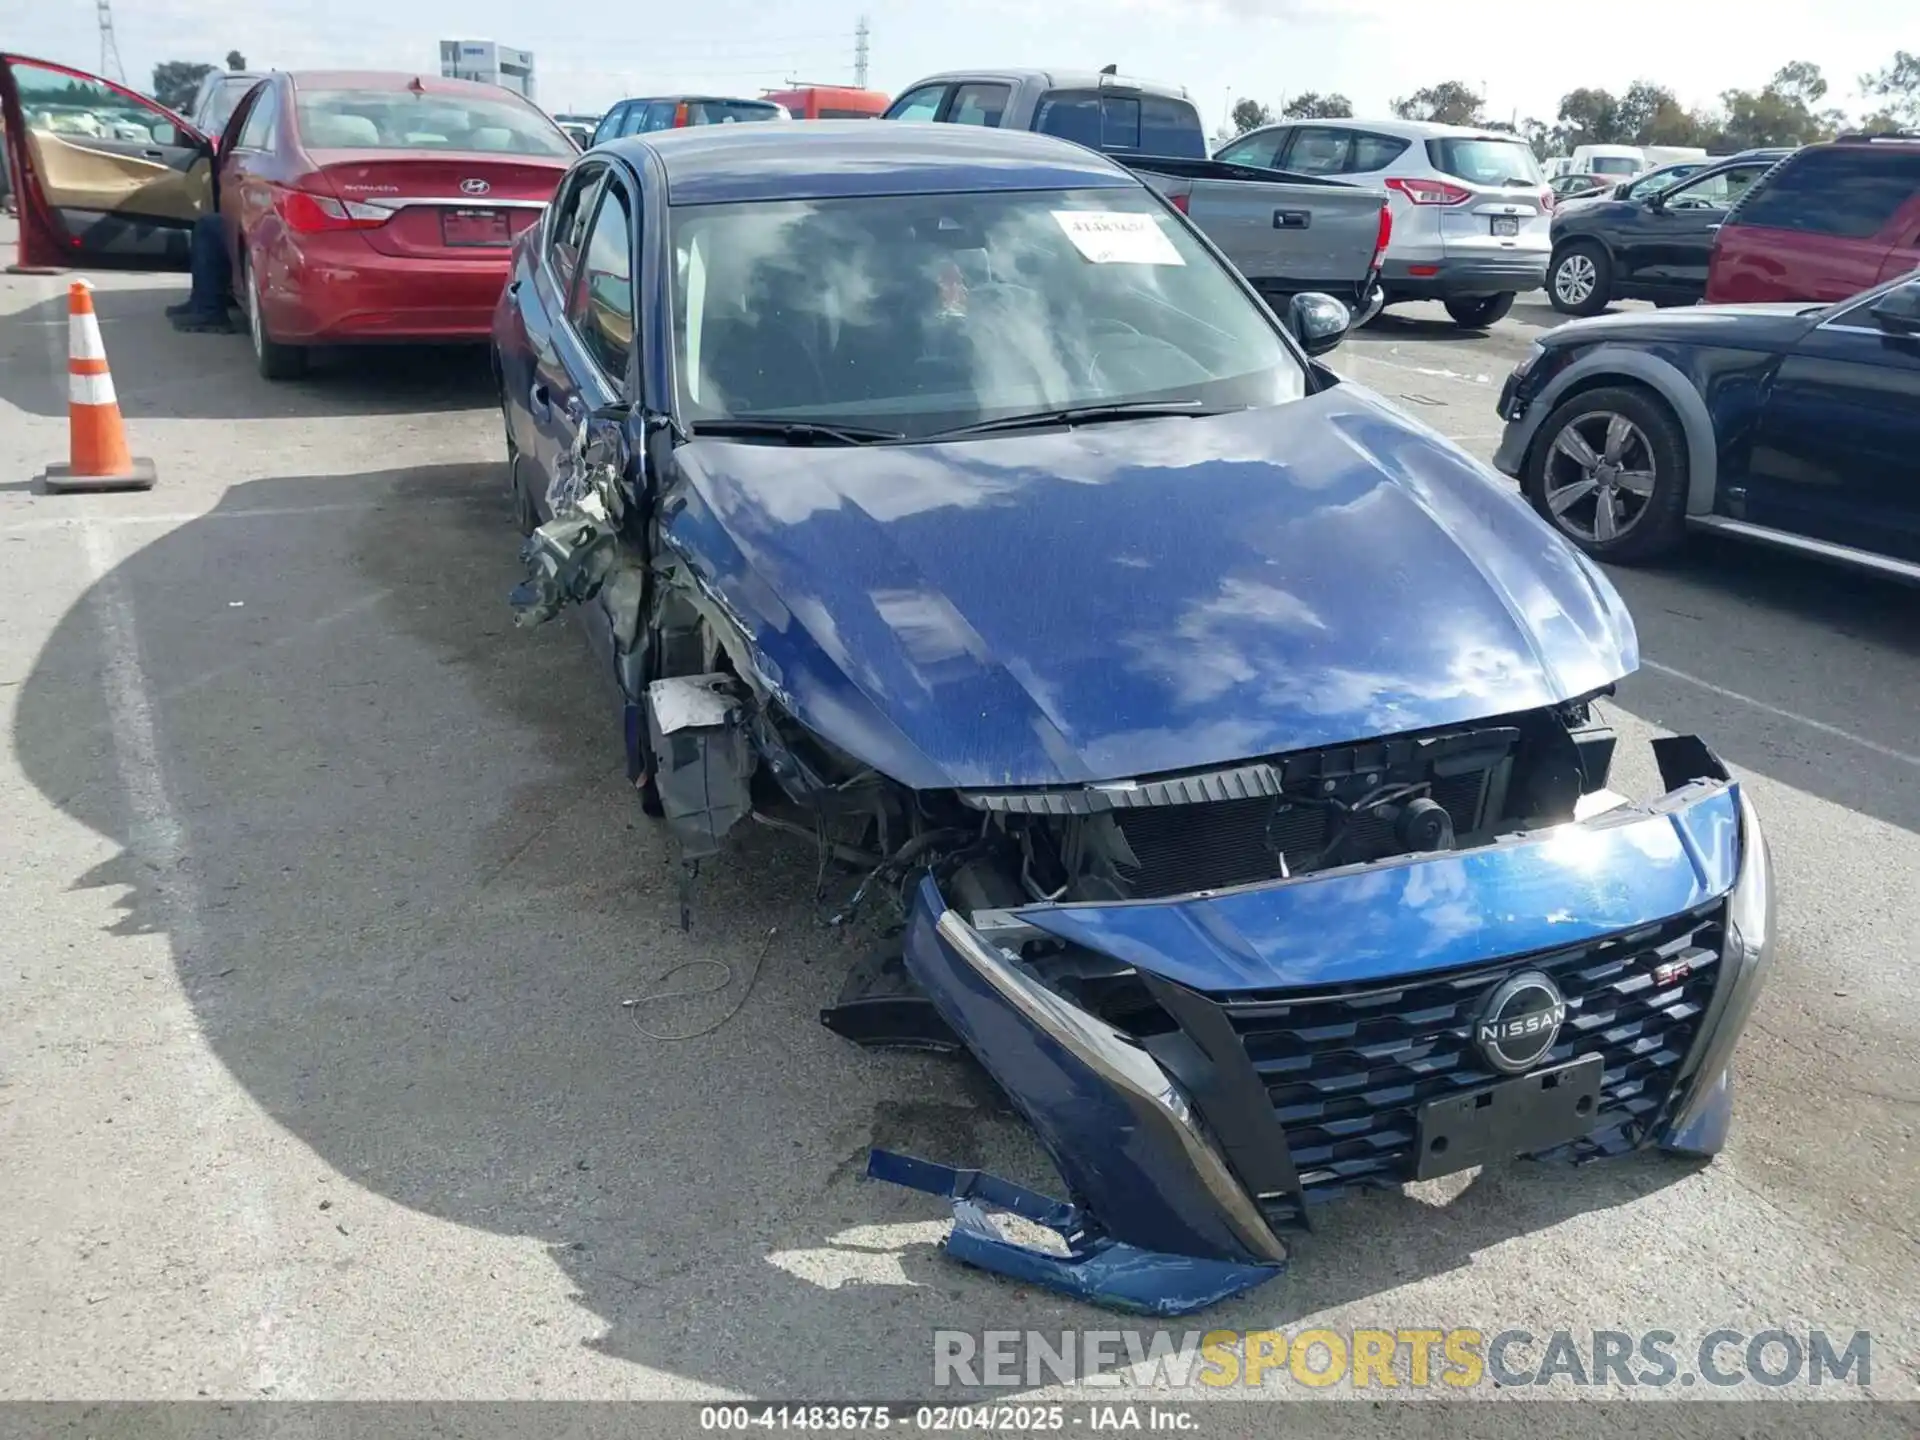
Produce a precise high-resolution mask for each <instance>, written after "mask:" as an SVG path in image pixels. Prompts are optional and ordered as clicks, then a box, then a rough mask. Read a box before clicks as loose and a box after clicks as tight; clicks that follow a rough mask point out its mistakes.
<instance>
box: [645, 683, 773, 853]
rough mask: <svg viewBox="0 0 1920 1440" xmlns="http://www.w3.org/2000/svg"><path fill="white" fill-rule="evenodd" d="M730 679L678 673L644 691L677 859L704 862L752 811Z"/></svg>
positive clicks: (748, 766) (746, 753)
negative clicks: (676, 847) (678, 852)
mask: <svg viewBox="0 0 1920 1440" xmlns="http://www.w3.org/2000/svg"><path fill="white" fill-rule="evenodd" d="M733 683H734V682H733V677H732V676H729V675H681V676H675V677H674V678H672V679H667V680H656V681H654V682H653V683H652V684H651V685H649V686H648V687H647V739H648V742H649V744H650V745H651V747H652V752H653V757H654V764H655V766H656V767H657V768H656V771H655V782H656V783H657V784H658V786H659V788H660V804H661V807H662V809H663V811H664V812H665V815H666V819H667V826H668V828H669V829H671V830H672V831H673V834H674V838H675V839H677V840H678V841H679V842H680V854H681V858H682V859H685V860H704V859H705V858H706V857H707V856H709V855H717V854H718V853H719V852H720V845H721V842H722V841H723V840H725V839H726V837H727V832H728V831H730V830H732V829H733V827H734V826H736V825H738V824H739V823H740V822H741V821H742V820H744V819H746V818H747V812H748V811H749V810H751V809H752V808H753V803H752V799H751V796H750V794H749V792H748V786H747V782H748V780H749V779H750V778H751V777H752V775H753V745H752V742H751V741H750V740H749V739H748V738H747V731H746V725H745V721H744V717H743V715H742V712H741V706H740V701H739V700H738V699H737V698H736V697H735V696H734V695H733V694H732V693H730V691H729V690H728V686H730V685H731V684H733Z"/></svg>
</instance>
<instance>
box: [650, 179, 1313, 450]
mask: <svg viewBox="0 0 1920 1440" xmlns="http://www.w3.org/2000/svg"><path fill="white" fill-rule="evenodd" d="M671 223H672V245H673V257H674V274H675V284H674V295H675V303H674V353H675V373H676V385H677V389H678V396H679V403H680V408H681V413H682V416H683V418H685V419H686V420H687V421H688V422H689V423H691V424H692V425H693V426H694V427H695V429H696V430H697V429H698V427H699V426H700V424H701V423H702V422H703V421H706V422H712V421H716V420H723V419H740V418H746V417H753V418H774V419H780V420H790V421H795V422H811V423H815V424H839V425H846V426H867V427H873V428H877V429H885V430H888V431H892V432H896V433H899V434H904V435H907V436H926V435H930V434H933V433H935V432H937V431H941V430H948V429H953V428H957V427H959V426H963V425H971V424H979V423H981V422H984V421H991V420H995V419H1000V418H1005V417H1010V416H1016V415H1028V414H1034V413H1037V412H1042V411H1050V410H1055V409H1064V408H1070V407H1080V406H1105V405H1115V404H1117V405H1140V404H1147V403H1153V402H1165V403H1168V404H1177V405H1181V406H1191V407H1194V408H1205V409H1227V408H1238V407H1244V406H1253V405H1276V404H1281V403H1283V402H1286V401H1289V400H1295V399H1298V398H1299V397H1300V396H1301V395H1303V394H1304V393H1305V392H1306V373H1305V370H1304V368H1303V367H1302V365H1301V363H1300V362H1299V361H1298V360H1297V359H1296V358H1295V356H1294V353H1293V352H1292V351H1291V350H1290V349H1288V347H1287V346H1286V344H1285V343H1284V341H1282V340H1281V338H1280V337H1279V335H1278V334H1276V332H1275V329H1274V327H1273V324H1272V322H1271V321H1270V320H1269V319H1268V317H1267V316H1266V315H1265V314H1264V313H1263V312H1262V311H1261V310H1260V309H1259V307H1258V306H1257V305H1255V303H1254V302H1253V301H1252V300H1251V299H1250V298H1249V297H1248V296H1247V294H1246V293H1245V292H1244V291H1243V290H1241V289H1240V287H1239V286H1238V285H1237V284H1236V283H1235V281H1234V280H1233V279H1232V277H1231V276H1230V275H1229V274H1228V273H1227V272H1226V271H1225V270H1224V269H1223V268H1222V267H1221V266H1220V265H1219V263H1218V262H1217V261H1215V260H1214V258H1213V257H1212V256H1211V255H1210V254H1209V253H1208V252H1207V251H1206V250H1205V249H1203V248H1202V247H1201V246H1200V245H1199V244H1198V243H1197V242H1195V240H1194V239H1193V238H1192V236H1191V235H1190V234H1189V233H1188V232H1187V231H1186V229H1185V228H1184V227H1183V226H1182V225H1180V224H1179V223H1178V221H1177V220H1175V219H1174V218H1173V217H1171V216H1169V215H1168V214H1167V213H1166V211H1165V209H1164V208H1163V207H1162V206H1161V205H1160V203H1159V202H1158V201H1157V200H1156V199H1155V198H1154V197H1153V196H1152V195H1151V194H1150V192H1147V191H1145V190H1134V189H1119V188H1113V189H1087V190H1056V191H1014V192H991V193H981V194H947V195H924V196H923V195H899V196H880V197H860V198H853V199H829V200H794V201H781V202H762V203H753V204H733V205H712V206H682V207H677V208H675V209H674V210H673V212H672V219H671Z"/></svg>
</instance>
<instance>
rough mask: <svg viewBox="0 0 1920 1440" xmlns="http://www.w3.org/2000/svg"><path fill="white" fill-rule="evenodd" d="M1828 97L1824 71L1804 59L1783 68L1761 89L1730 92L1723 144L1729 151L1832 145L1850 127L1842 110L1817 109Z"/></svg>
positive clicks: (1723, 101) (1723, 97)
mask: <svg viewBox="0 0 1920 1440" xmlns="http://www.w3.org/2000/svg"><path fill="white" fill-rule="evenodd" d="M1826 93H1827V82H1826V81H1825V80H1824V79H1822V78H1821V75H1820V67H1819V66H1818V65H1810V64H1808V63H1807V62H1806V61H1804V60H1796V61H1794V62H1793V63H1792V64H1790V65H1783V66H1781V67H1780V69H1778V70H1777V71H1775V72H1774V76H1773V79H1771V80H1769V81H1768V82H1767V83H1766V85H1765V87H1764V88H1762V89H1760V90H1758V91H1754V90H1728V91H1726V92H1724V93H1723V94H1722V95H1721V96H1720V103H1721V104H1722V105H1724V106H1725V107H1726V119H1725V121H1724V122H1723V126H1722V131H1721V137H1720V138H1721V142H1722V144H1723V145H1725V146H1726V148H1728V149H1732V150H1746V149H1751V148H1753V147H1754V146H1759V145H1806V144H1809V143H1811V142H1813V141H1815V140H1828V139H1831V138H1832V137H1833V135H1834V134H1835V132H1837V131H1838V130H1839V128H1840V127H1841V126H1842V125H1843V124H1845V123H1846V116H1845V115H1844V114H1842V113H1841V112H1840V111H1838V110H1815V109H1814V108H1813V106H1814V105H1815V104H1816V103H1818V101H1819V100H1820V99H1821V98H1822V97H1823V96H1824V95H1825V94H1826Z"/></svg>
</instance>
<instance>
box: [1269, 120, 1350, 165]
mask: <svg viewBox="0 0 1920 1440" xmlns="http://www.w3.org/2000/svg"><path fill="white" fill-rule="evenodd" d="M1352 149H1353V137H1352V136H1351V135H1350V134H1348V133H1347V132H1346V131H1345V130H1330V129H1328V128H1327V127H1326V126H1324V125H1302V126H1301V127H1300V128H1299V129H1297V130H1295V131H1294V132H1293V143H1292V144H1291V145H1289V146H1288V147H1287V153H1286V156H1285V157H1284V158H1283V159H1282V161H1281V165H1280V168H1281V169H1283V170H1292V171H1293V172H1295V173H1296V174H1299V175H1339V174H1341V173H1343V172H1344V171H1345V170H1346V168H1347V157H1348V155H1349V154H1350V153H1351V151H1352Z"/></svg>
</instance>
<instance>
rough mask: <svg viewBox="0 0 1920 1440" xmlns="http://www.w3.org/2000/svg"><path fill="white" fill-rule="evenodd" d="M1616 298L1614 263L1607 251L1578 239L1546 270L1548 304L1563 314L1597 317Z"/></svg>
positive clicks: (1557, 255)
mask: <svg viewBox="0 0 1920 1440" xmlns="http://www.w3.org/2000/svg"><path fill="white" fill-rule="evenodd" d="M1612 299H1613V260H1612V258H1611V257H1610V256H1609V255H1608V254H1607V252H1606V248H1605V247H1604V246H1601V245H1596V244H1594V243H1593V242H1592V241H1591V240H1576V241H1574V242H1573V243H1572V244H1571V245H1569V246H1567V247H1566V248H1565V249H1564V250H1558V251H1555V252H1554V256H1553V263H1552V264H1551V265H1549V266H1548V267H1547V303H1548V304H1550V305H1552V306H1553V308H1554V309H1556V310H1558V311H1559V312H1560V313H1561V314H1562V315H1598V314H1599V313H1600V312H1601V311H1602V310H1604V309H1606V308H1607V304H1608V302H1609V301H1611V300H1612Z"/></svg>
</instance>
